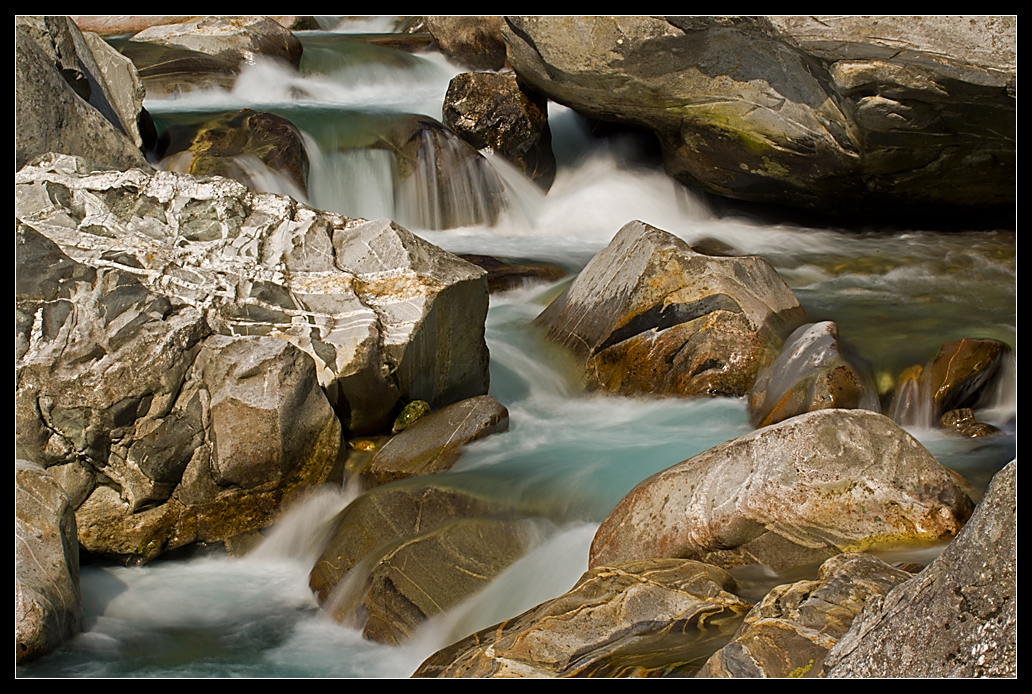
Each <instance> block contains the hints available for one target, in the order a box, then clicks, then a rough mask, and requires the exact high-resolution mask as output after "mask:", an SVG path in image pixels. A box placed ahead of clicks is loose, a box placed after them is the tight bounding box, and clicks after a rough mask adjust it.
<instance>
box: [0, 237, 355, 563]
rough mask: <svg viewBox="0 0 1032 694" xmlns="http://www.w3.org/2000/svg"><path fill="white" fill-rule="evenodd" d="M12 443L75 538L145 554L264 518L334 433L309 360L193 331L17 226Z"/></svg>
mask: <svg viewBox="0 0 1032 694" xmlns="http://www.w3.org/2000/svg"><path fill="white" fill-rule="evenodd" d="M16 239H17V242H16V251H17V263H18V268H19V272H18V283H17V287H16V289H17V295H16V301H15V318H16V322H15V340H16V342H15V354H16V356H17V358H18V361H17V363H16V379H17V381H16V389H15V424H16V430H15V431H16V434H15V441H16V446H17V450H18V453H19V455H21V456H24V457H27V458H31V459H34V460H37V461H39V462H40V463H42V464H43V465H45V466H47V467H48V468H51V469H54V470H55V473H56V476H57V478H58V479H59V480H60V484H61V485H62V486H64V487H65V488H66V489H67V490H68V494H69V495H70V496H71V497H73V498H74V508H75V509H76V513H77V518H78V535H79V542H80V543H81V544H82V546H84V547H85V548H86V549H88V550H89V551H91V552H94V553H98V554H105V555H110V556H114V557H117V558H120V559H122V560H125V561H131V562H135V561H146V560H149V559H152V558H154V557H156V556H158V555H159V554H161V553H162V552H165V551H167V550H170V549H175V548H176V547H180V546H183V545H187V544H190V543H192V542H195V541H205V542H216V541H223V540H228V539H230V538H233V537H235V536H237V535H240V534H241V533H246V532H252V531H255V530H258V529H260V528H262V527H265V526H267V525H269V524H270V523H271V522H272V521H273V520H275V518H276V515H277V509H278V508H279V507H280V505H281V503H282V502H284V501H285V500H287V499H288V498H289V497H290V496H291V495H292V494H293V493H294V492H295V491H296V490H297V489H299V488H301V487H303V486H305V485H310V484H317V483H320V482H322V481H324V480H325V479H326V478H327V476H328V474H329V472H330V471H331V469H332V467H333V465H334V463H335V461H336V457H337V452H338V448H339V444H340V424H339V421H338V419H337V417H336V415H335V414H334V412H333V410H332V408H331V407H330V405H329V403H328V402H327V400H326V396H325V395H324V393H323V391H322V389H321V388H320V387H319V384H318V379H317V376H316V370H315V364H314V362H313V361H312V359H311V358H310V357H309V356H308V355H306V354H305V353H304V352H302V351H301V350H300V349H298V348H297V347H295V346H294V345H291V344H290V343H288V342H286V341H284V340H279V339H276V338H274V337H263V336H250V337H227V336H222V335H214V336H210V337H207V336H208V332H209V329H208V325H207V323H206V322H205V321H204V318H203V316H202V314H201V312H200V311H198V310H197V309H196V308H194V307H192V306H189V305H186V304H184V303H182V302H179V301H172V300H170V299H169V298H168V297H166V296H165V295H163V294H159V293H156V292H154V291H150V290H149V289H148V288H147V287H146V286H145V284H144V283H143V282H141V281H140V278H139V277H138V276H136V275H134V274H133V273H131V272H125V271H123V270H121V269H120V268H119V267H117V266H115V267H103V266H102V267H97V268H94V267H90V266H87V265H85V264H83V263H78V262H76V261H74V260H72V259H70V258H69V257H68V256H67V255H65V254H64V253H62V252H61V250H60V249H59V248H58V247H57V245H56V244H54V243H53V242H52V241H50V240H49V239H47V238H46V237H44V236H43V235H42V234H40V233H38V232H37V231H35V230H34V229H33V228H32V227H30V226H28V225H24V224H19V225H18V227H17V230H16Z"/></svg>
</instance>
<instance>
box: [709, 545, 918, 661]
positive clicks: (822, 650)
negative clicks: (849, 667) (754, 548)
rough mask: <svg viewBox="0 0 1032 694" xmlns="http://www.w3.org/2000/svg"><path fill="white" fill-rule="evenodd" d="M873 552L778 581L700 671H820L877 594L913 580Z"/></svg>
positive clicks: (842, 558) (831, 561) (841, 558)
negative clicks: (812, 576) (802, 577)
mask: <svg viewBox="0 0 1032 694" xmlns="http://www.w3.org/2000/svg"><path fill="white" fill-rule="evenodd" d="M910 578H911V576H910V574H909V573H907V572H906V571H901V570H900V569H896V568H893V567H891V566H889V565H888V564H886V563H885V562H883V561H882V560H880V559H878V558H876V557H873V556H871V555H869V554H861V553H848V554H840V555H838V556H835V557H832V558H831V559H829V560H827V561H826V562H824V564H822V565H821V568H820V571H819V572H818V574H817V579H816V580H813V581H799V582H798V583H793V584H790V585H783V586H778V587H777V588H775V589H774V590H772V591H771V592H770V593H768V594H767V595H766V597H764V598H763V600H761V601H760V602H759V603H757V604H756V606H754V607H753V608H752V610H750V611H749V614H747V615H746V616H745V621H744V622H743V623H742V625H741V626H740V627H739V629H738V631H737V632H736V633H735V636H734V638H733V639H732V640H731V642H730V643H728V645H726V646H724V647H723V648H721V649H720V650H719V651H717V652H716V653H714V654H713V655H712V656H711V657H710V659H709V660H707V661H706V664H705V665H703V666H702V668H701V669H700V670H699V671H698V672H697V673H696V675H695V676H696V677H821V676H822V675H823V674H824V656H825V654H826V653H827V652H828V649H829V648H831V647H832V646H833V645H834V644H835V642H836V641H837V640H838V639H840V638H842V636H843V635H844V634H845V633H846V631H847V630H848V629H849V625H850V624H851V623H852V622H853V618H854V617H855V616H856V615H857V614H858V613H859V612H860V610H861V609H863V606H864V605H865V604H866V603H867V601H869V600H870V599H871V598H872V597H874V596H884V595H885V594H886V593H888V592H889V590H891V589H892V588H894V587H895V586H897V585H899V584H900V583H902V582H904V581H906V580H909V579H910Z"/></svg>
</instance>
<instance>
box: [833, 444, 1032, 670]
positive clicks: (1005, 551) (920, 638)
mask: <svg viewBox="0 0 1032 694" xmlns="http://www.w3.org/2000/svg"><path fill="white" fill-rule="evenodd" d="M1017 472H1018V464H1017V461H1011V463H1010V464H1009V465H1007V467H1005V468H1004V469H1003V470H1001V471H1000V472H998V473H997V474H996V476H995V477H994V478H993V481H992V483H991V484H990V485H989V489H988V490H987V491H986V494H985V498H983V499H982V502H981V503H980V504H979V505H978V508H977V509H975V513H974V515H972V516H971V520H970V521H969V522H968V524H967V525H966V526H965V527H964V530H963V531H962V532H961V533H960V535H958V536H957V539H956V540H954V541H953V542H952V543H950V545H949V546H948V547H947V548H946V549H945V550H944V551H943V553H942V554H941V555H939V557H938V558H937V559H936V560H935V561H934V562H932V564H931V565H930V566H929V567H928V568H926V569H925V570H924V571H922V572H921V573H919V574H918V575H917V576H915V577H914V578H912V579H911V580H909V581H907V582H906V583H903V584H902V585H900V586H898V587H896V588H894V589H893V590H892V591H891V592H890V593H889V594H888V595H886V596H884V598H882V597H880V596H879V597H877V598H875V599H873V600H871V601H870V602H868V604H867V606H866V607H865V608H864V611H863V612H862V613H861V614H860V615H859V616H858V617H857V618H856V619H855V620H854V621H853V625H852V626H851V627H850V629H849V632H848V633H846V634H845V636H843V637H842V638H841V639H839V641H838V643H837V644H836V645H835V647H834V648H832V649H831V651H830V652H829V653H828V656H827V657H826V658H825V660H824V667H825V670H826V671H827V672H828V676H829V677H1016V676H1017V668H1018V654H1017V640H1018V597H1017V590H1018V584H1017V563H1018V545H1017V528H1018V524H1017V492H1018V488H1017Z"/></svg>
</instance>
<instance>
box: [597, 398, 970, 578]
mask: <svg viewBox="0 0 1032 694" xmlns="http://www.w3.org/2000/svg"><path fill="white" fill-rule="evenodd" d="M971 510H972V503H971V500H970V499H969V498H968V496H967V494H965V493H964V491H963V490H962V487H961V486H960V484H959V483H958V481H957V479H956V477H955V473H952V472H950V471H949V470H947V469H946V468H944V467H942V466H941V465H940V464H939V463H938V462H937V461H936V460H935V458H933V457H932V455H931V454H930V453H929V452H928V451H927V450H925V448H924V447H923V446H921V444H920V443H918V442H917V441H916V440H915V439H914V438H913V437H911V436H910V435H909V434H908V433H907V432H906V431H904V430H903V429H901V428H900V427H899V426H897V425H896V424H894V423H893V422H892V421H891V420H889V419H888V418H886V417H883V416H881V415H878V414H875V413H873V412H867V411H864V410H819V411H817V412H811V413H808V414H805V415H801V416H798V417H794V418H792V419H789V420H785V421H784V422H781V423H779V424H774V425H771V426H769V427H765V428H763V429H760V430H758V431H755V432H753V433H751V434H747V435H745V436H740V437H738V438H737V439H732V440H731V441H728V442H727V443H724V444H721V445H719V446H716V447H714V448H711V449H709V450H708V451H704V452H703V453H700V454H699V455H697V456H695V457H694V458H690V459H688V460H686V461H684V462H682V463H679V464H677V465H675V466H673V467H671V468H668V469H667V470H664V471H663V472H660V473H659V474H657V475H654V476H652V477H650V478H649V479H647V480H645V481H644V482H642V483H641V484H639V485H638V486H637V487H635V488H634V489H633V490H632V491H631V492H630V493H629V494H628V495H627V496H625V497H624V498H623V500H622V501H621V502H620V503H619V504H617V506H616V508H615V509H614V510H613V512H612V513H610V514H609V517H608V518H606V520H605V522H603V524H602V526H601V527H600V528H599V530H598V532H597V533H596V535H595V539H594V541H593V542H592V546H591V554H590V560H589V566H600V565H603V564H611V563H613V562H616V561H627V560H631V559H646V558H658V557H683V558H689V559H697V560H700V561H707V562H710V563H714V564H716V565H718V566H723V567H733V566H740V565H744V564H751V563H759V564H765V565H767V566H769V567H771V568H773V569H774V570H776V571H780V570H783V569H787V568H790V567H793V566H800V565H802V564H806V563H809V562H814V561H820V560H822V559H826V558H828V557H830V556H832V555H834V554H837V553H840V552H849V551H864V550H866V549H869V548H871V547H879V546H892V545H900V544H907V543H915V544H926V543H932V542H939V541H942V540H946V539H949V538H952V537H953V536H954V535H956V533H957V532H958V531H959V530H960V528H961V527H962V526H963V524H964V522H965V521H966V520H967V518H968V516H969V515H970V513H971Z"/></svg>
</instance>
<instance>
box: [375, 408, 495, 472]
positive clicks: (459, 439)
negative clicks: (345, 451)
mask: <svg viewBox="0 0 1032 694" xmlns="http://www.w3.org/2000/svg"><path fill="white" fill-rule="evenodd" d="M508 430H509V411H508V410H507V409H506V408H505V406H504V405H502V403H500V402H498V401H497V400H495V399H494V398H493V397H491V396H490V395H481V396H479V397H476V398H469V399H467V400H462V401H459V402H457V403H455V404H454V405H449V406H448V407H445V408H442V409H440V410H438V411H436V412H433V413H431V414H428V415H426V416H424V417H422V418H420V419H419V420H418V421H416V423H415V424H413V425H411V426H409V427H406V428H405V430H404V431H402V432H400V433H399V434H398V435H397V436H395V437H394V438H392V439H391V440H390V441H388V442H387V443H385V444H384V445H383V446H381V447H380V448H378V449H377V450H376V452H375V453H374V454H373V456H372V458H371V459H370V461H369V464H368V466H367V467H366V468H365V469H364V470H363V471H362V480H363V481H364V482H365V484H366V486H370V487H371V486H376V485H380V484H387V483H388V482H393V481H394V480H398V479H404V478H406V477H417V476H419V475H432V474H435V473H438V472H444V471H446V470H450V469H451V467H452V466H453V465H455V463H456V462H457V461H458V459H459V456H460V454H461V451H460V449H461V448H462V447H463V446H465V445H466V444H468V443H470V442H472V441H476V440H478V439H482V438H484V437H485V436H489V435H491V434H496V433H501V432H504V431H508Z"/></svg>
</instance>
